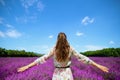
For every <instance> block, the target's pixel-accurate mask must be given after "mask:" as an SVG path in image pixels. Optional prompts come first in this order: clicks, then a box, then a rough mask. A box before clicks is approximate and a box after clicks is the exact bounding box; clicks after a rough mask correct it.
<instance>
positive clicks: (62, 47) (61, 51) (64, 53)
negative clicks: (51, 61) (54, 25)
mask: <svg viewBox="0 0 120 80" xmlns="http://www.w3.org/2000/svg"><path fill="white" fill-rule="evenodd" d="M69 49H70V45H69V43H68V41H67V36H66V35H65V33H63V32H60V33H59V34H58V37H57V43H56V46H55V54H56V60H57V61H58V62H63V61H65V60H66V59H67V58H68V55H69Z"/></svg>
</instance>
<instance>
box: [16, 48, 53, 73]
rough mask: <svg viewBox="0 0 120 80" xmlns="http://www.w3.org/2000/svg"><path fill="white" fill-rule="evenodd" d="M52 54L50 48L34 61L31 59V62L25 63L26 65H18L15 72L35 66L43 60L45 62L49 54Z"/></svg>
mask: <svg viewBox="0 0 120 80" xmlns="http://www.w3.org/2000/svg"><path fill="white" fill-rule="evenodd" d="M52 55H53V50H51V51H50V52H49V53H48V54H46V55H44V56H42V57H39V58H37V59H36V60H35V61H33V62H32V63H30V64H28V65H26V66H23V67H20V68H18V69H17V72H23V71H25V70H27V69H28V68H30V67H32V66H35V65H38V64H42V63H44V62H46V60H47V59H48V58H50V57H51V56H52Z"/></svg>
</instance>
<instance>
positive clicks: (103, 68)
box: [72, 49, 109, 72]
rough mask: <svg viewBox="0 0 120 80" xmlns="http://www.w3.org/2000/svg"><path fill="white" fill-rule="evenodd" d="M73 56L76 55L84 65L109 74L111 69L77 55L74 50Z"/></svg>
mask: <svg viewBox="0 0 120 80" xmlns="http://www.w3.org/2000/svg"><path fill="white" fill-rule="evenodd" d="M72 55H74V56H75V57H76V58H77V59H78V60H79V61H82V62H83V63H86V64H91V65H93V66H95V67H97V68H99V69H100V70H102V71H104V72H109V69H108V68H107V67H105V66H103V65H100V64H97V63H96V62H94V61H93V60H91V59H90V58H88V57H86V56H84V55H83V54H79V53H77V52H76V51H75V50H74V49H72Z"/></svg>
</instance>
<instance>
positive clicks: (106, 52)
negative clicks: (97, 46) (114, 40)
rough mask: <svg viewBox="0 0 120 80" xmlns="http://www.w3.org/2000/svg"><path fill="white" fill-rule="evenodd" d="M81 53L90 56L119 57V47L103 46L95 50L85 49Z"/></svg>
mask: <svg viewBox="0 0 120 80" xmlns="http://www.w3.org/2000/svg"><path fill="white" fill-rule="evenodd" d="M82 54H84V55H86V56H91V57H120V48H105V49H102V50H96V51H86V52H83V53H82Z"/></svg>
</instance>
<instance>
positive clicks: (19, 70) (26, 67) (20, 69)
mask: <svg viewBox="0 0 120 80" xmlns="http://www.w3.org/2000/svg"><path fill="white" fill-rule="evenodd" d="M28 68H29V67H28V66H23V67H20V68H18V69H17V72H23V71H25V70H27V69H28Z"/></svg>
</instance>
